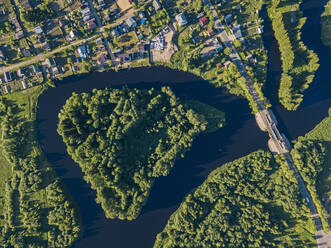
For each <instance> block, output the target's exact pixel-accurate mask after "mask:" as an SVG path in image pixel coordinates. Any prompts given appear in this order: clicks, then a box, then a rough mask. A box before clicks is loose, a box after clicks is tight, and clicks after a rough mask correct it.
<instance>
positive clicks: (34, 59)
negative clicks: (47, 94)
mask: <svg viewBox="0 0 331 248" xmlns="http://www.w3.org/2000/svg"><path fill="white" fill-rule="evenodd" d="M88 2H89V4H90V6H91V10H92V12H93V14H94V16H95V19H96V22H97V25H98V27H100V31H99V32H96V33H95V34H94V35H92V36H90V37H88V38H84V39H80V40H76V41H73V42H71V43H70V44H69V45H66V46H63V47H59V48H56V49H54V50H52V51H49V52H47V53H41V54H38V55H37V56H34V57H32V58H30V59H28V60H25V61H22V62H20V63H17V64H14V65H9V66H1V67H0V73H1V74H2V73H4V72H8V71H13V70H17V69H19V68H21V67H24V66H27V65H30V64H33V63H37V62H40V61H43V60H45V59H47V58H48V57H50V56H51V55H53V54H55V53H58V52H61V51H63V50H66V49H68V48H70V47H72V46H76V45H80V44H83V43H85V42H87V41H89V40H93V39H95V38H96V37H97V36H98V35H100V34H101V35H102V36H103V38H104V40H105V47H106V49H107V51H108V53H109V55H110V58H111V60H112V63H113V64H114V65H115V66H117V64H116V58H115V56H114V54H113V53H112V51H111V48H110V45H109V42H108V40H107V38H106V34H105V32H104V27H103V26H102V24H101V21H100V19H99V16H98V15H97V13H96V10H95V8H94V6H93V4H92V1H91V0H89V1H88Z"/></svg>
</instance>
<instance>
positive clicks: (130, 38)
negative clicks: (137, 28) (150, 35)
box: [113, 31, 139, 47]
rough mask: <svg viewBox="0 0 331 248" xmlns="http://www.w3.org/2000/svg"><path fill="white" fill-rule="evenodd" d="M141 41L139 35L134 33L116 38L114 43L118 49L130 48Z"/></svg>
mask: <svg viewBox="0 0 331 248" xmlns="http://www.w3.org/2000/svg"><path fill="white" fill-rule="evenodd" d="M138 41H139V39H138V36H137V34H136V33H135V32H134V31H131V32H129V33H126V34H123V35H121V36H119V37H118V38H114V40H113V43H114V45H115V46H116V47H124V46H130V45H132V44H134V43H137V42H138Z"/></svg>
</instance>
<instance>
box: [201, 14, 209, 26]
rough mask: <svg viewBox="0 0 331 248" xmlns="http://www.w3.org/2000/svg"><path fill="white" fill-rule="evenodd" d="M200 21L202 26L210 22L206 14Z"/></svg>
mask: <svg viewBox="0 0 331 248" xmlns="http://www.w3.org/2000/svg"><path fill="white" fill-rule="evenodd" d="M199 23H200V26H201V27H204V26H206V25H207V24H208V18H207V17H206V16H204V17H201V18H200V19H199Z"/></svg>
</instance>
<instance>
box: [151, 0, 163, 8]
mask: <svg viewBox="0 0 331 248" xmlns="http://www.w3.org/2000/svg"><path fill="white" fill-rule="evenodd" d="M153 7H154V9H155V11H158V10H159V9H161V7H162V6H161V4H160V2H159V1H158V0H154V1H153Z"/></svg>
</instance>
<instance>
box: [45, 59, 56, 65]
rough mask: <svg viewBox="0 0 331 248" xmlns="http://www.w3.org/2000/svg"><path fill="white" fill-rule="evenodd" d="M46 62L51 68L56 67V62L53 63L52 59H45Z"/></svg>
mask: <svg viewBox="0 0 331 248" xmlns="http://www.w3.org/2000/svg"><path fill="white" fill-rule="evenodd" d="M47 62H48V64H49V65H50V66H51V67H54V66H56V62H55V60H54V59H53V58H48V59H47Z"/></svg>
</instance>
